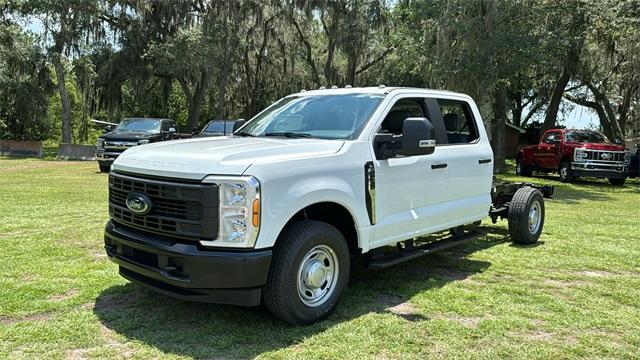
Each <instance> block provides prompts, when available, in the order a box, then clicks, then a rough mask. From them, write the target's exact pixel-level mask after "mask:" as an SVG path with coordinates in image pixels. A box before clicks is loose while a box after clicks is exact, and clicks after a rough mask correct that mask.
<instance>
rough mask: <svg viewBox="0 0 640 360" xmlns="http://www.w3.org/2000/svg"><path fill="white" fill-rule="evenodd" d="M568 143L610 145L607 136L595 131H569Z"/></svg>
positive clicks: (566, 135) (567, 134)
mask: <svg viewBox="0 0 640 360" xmlns="http://www.w3.org/2000/svg"><path fill="white" fill-rule="evenodd" d="M565 137H566V139H567V141H570V142H580V143H597V144H600V143H609V142H610V141H609V139H607V137H606V136H604V135H602V134H600V133H599V132H595V131H569V132H567V133H566V134H565Z"/></svg>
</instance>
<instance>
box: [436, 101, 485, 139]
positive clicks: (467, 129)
mask: <svg viewBox="0 0 640 360" xmlns="http://www.w3.org/2000/svg"><path fill="white" fill-rule="evenodd" d="M438 106H439V107H440V112H441V113H442V120H443V122H444V127H445V130H446V132H447V140H448V142H449V144H469V143H472V142H475V141H476V140H478V139H479V138H480V137H479V133H478V128H477V126H476V121H475V119H474V117H473V114H472V113H471V109H470V108H469V104H467V103H466V102H464V101H458V100H448V99H438Z"/></svg>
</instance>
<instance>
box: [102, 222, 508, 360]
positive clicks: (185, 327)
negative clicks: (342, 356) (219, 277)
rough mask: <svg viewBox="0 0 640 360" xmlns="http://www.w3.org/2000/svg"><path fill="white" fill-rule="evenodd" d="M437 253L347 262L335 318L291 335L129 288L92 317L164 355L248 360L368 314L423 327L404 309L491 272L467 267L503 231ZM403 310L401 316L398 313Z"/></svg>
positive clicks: (260, 320)
mask: <svg viewBox="0 0 640 360" xmlns="http://www.w3.org/2000/svg"><path fill="white" fill-rule="evenodd" d="M484 229H485V230H488V231H492V234H493V230H496V232H497V236H493V235H492V236H484V237H482V238H481V239H479V240H476V241H475V242H472V243H469V244H466V245H461V246H460V247H457V248H452V249H450V250H447V251H444V252H442V253H437V254H433V255H430V256H425V257H422V258H419V259H415V260H412V261H409V262H406V263H403V264H400V265H397V266H395V267H391V268H388V269H385V270H378V271H374V270H368V269H366V268H365V267H364V263H365V261H364V259H363V258H362V257H359V258H357V259H354V261H353V262H352V272H351V278H350V285H349V288H348V289H347V290H346V291H345V293H344V294H343V297H342V300H341V301H340V303H339V304H338V306H337V308H336V311H335V312H334V313H333V314H332V315H331V316H330V317H329V318H328V319H327V320H324V321H321V322H319V323H316V324H312V325H309V326H304V327H293V326H289V325H287V324H284V323H283V322H281V321H280V320H278V319H276V318H275V317H273V316H272V315H271V314H270V313H269V312H268V311H267V310H266V309H265V308H264V307H256V308H243V307H236V306H226V305H215V304H202V303H191V302H186V301H181V300H176V299H172V298H169V297H165V296H163V295H159V294H156V293H154V292H151V291H149V290H146V289H144V288H142V287H138V286H136V285H134V284H126V285H121V286H114V287H111V288H108V289H106V290H104V291H103V292H102V293H101V294H100V295H99V296H98V298H97V299H96V303H95V307H94V313H95V314H96V315H97V316H98V318H99V319H100V321H101V322H102V323H103V324H104V325H105V326H106V327H107V328H109V329H111V330H113V331H115V332H117V333H119V334H121V335H123V336H125V337H126V338H128V339H131V340H135V341H140V342H143V343H145V344H147V345H150V346H152V347H155V348H158V349H160V350H161V351H163V352H166V353H173V354H177V355H182V356H189V357H194V358H212V357H216V358H219V357H231V358H248V357H255V356H257V355H259V354H262V353H265V352H269V351H274V350H278V349H281V348H285V347H289V346H291V345H294V344H296V343H299V342H301V341H304V340H305V339H306V338H308V337H310V336H313V335H316V334H319V333H322V332H324V331H325V330H328V329H330V328H332V327H333V326H336V325H338V324H340V323H342V322H346V321H349V320H352V319H356V318H359V317H361V316H364V315H367V314H390V315H391V316H398V317H399V318H402V319H404V320H406V321H428V320H429V319H428V318H427V317H425V316H424V315H421V314H419V313H418V312H416V311H406V310H407V308H408V309H412V306H411V305H410V304H408V303H407V302H408V301H409V299H411V298H412V297H413V296H414V295H416V294H417V293H420V292H424V291H429V290H431V289H436V288H439V287H442V286H444V285H446V284H448V283H450V282H455V281H463V280H465V279H466V278H468V277H469V276H471V275H473V274H477V273H481V272H483V271H485V270H486V269H487V268H488V267H489V266H490V265H491V264H490V263H489V262H486V261H477V260H470V259H467V258H466V256H468V255H469V254H472V253H474V252H476V251H480V250H483V249H487V248H489V247H492V246H494V245H497V244H501V243H503V242H504V237H505V233H506V230H505V229H502V228H497V227H496V228H492V227H488V228H484ZM403 309H404V310H403Z"/></svg>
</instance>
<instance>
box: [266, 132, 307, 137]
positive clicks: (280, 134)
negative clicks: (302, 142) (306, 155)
mask: <svg viewBox="0 0 640 360" xmlns="http://www.w3.org/2000/svg"><path fill="white" fill-rule="evenodd" d="M264 136H284V137H288V138H310V137H311V134H307V133H301V132H291V131H286V132H268V133H265V134H264Z"/></svg>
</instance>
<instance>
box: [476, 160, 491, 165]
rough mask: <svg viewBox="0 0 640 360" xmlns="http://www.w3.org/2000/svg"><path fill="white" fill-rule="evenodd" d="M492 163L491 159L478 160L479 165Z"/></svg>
mask: <svg viewBox="0 0 640 360" xmlns="http://www.w3.org/2000/svg"><path fill="white" fill-rule="evenodd" d="M490 162H491V159H480V160H478V164H488V163H490Z"/></svg>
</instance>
